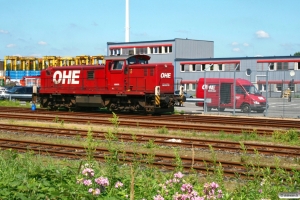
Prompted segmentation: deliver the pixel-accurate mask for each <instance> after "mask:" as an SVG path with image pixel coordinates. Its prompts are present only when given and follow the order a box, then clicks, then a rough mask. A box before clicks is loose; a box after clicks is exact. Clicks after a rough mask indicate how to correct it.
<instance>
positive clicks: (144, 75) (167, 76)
mask: <svg viewBox="0 0 300 200" xmlns="http://www.w3.org/2000/svg"><path fill="white" fill-rule="evenodd" d="M149 59H150V57H149V56H147V55H128V56H108V57H105V65H103V64H101V65H77V66H65V67H49V68H47V69H44V70H42V71H41V75H40V80H41V82H40V90H39V93H38V97H39V101H40V105H41V107H42V108H49V109H52V110H56V109H58V108H60V107H65V108H69V109H73V108H84V109H86V108H98V107H100V108H103V107H106V108H107V109H109V110H110V111H113V112H122V111H127V112H129V111H137V112H145V113H162V112H173V111H174V103H175V101H183V100H182V98H181V97H178V96H177V97H176V96H174V66H173V65H172V63H151V64H150V63H148V60H149ZM183 98H184V97H183Z"/></svg>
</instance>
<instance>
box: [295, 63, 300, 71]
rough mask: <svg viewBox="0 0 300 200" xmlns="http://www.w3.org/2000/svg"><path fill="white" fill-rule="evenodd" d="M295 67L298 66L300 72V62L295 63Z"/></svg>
mask: <svg viewBox="0 0 300 200" xmlns="http://www.w3.org/2000/svg"><path fill="white" fill-rule="evenodd" d="M295 65H296V69H297V70H300V62H298V63H295Z"/></svg>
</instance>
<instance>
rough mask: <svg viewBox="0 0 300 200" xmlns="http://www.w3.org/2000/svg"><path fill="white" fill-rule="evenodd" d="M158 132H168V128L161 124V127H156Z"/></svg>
mask: <svg viewBox="0 0 300 200" xmlns="http://www.w3.org/2000/svg"><path fill="white" fill-rule="evenodd" d="M158 133H160V134H168V133H169V130H168V129H167V128H166V126H163V127H161V128H159V129H158Z"/></svg>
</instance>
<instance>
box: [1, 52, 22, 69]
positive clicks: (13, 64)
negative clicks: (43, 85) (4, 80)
mask: <svg viewBox="0 0 300 200" xmlns="http://www.w3.org/2000/svg"><path fill="white" fill-rule="evenodd" d="M19 58H20V57H19V56H4V71H6V64H7V61H8V60H10V70H15V71H16V70H17V61H19Z"/></svg>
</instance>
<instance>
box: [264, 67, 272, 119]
mask: <svg viewBox="0 0 300 200" xmlns="http://www.w3.org/2000/svg"><path fill="white" fill-rule="evenodd" d="M271 65H273V63H269V66H268V69H267V72H266V112H265V114H264V116H265V117H266V116H268V107H269V106H268V88H269V84H268V82H269V80H268V79H269V71H270V67H271Z"/></svg>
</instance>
